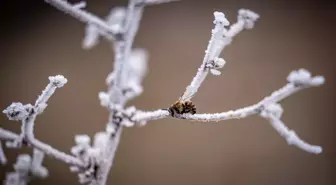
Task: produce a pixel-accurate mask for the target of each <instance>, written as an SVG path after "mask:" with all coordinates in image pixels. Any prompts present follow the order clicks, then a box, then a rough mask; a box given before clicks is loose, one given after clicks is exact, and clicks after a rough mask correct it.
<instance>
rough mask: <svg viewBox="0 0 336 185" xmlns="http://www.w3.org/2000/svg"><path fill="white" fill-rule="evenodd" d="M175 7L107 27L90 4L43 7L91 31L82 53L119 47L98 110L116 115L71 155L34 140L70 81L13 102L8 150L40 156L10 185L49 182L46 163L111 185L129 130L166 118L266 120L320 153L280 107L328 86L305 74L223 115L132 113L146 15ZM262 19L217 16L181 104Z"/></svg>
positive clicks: (137, 1)
mask: <svg viewBox="0 0 336 185" xmlns="http://www.w3.org/2000/svg"><path fill="white" fill-rule="evenodd" d="M171 1H175V0H129V4H128V6H127V7H116V8H113V9H111V11H110V13H109V14H108V15H107V16H106V18H105V19H101V18H99V17H97V16H95V15H93V14H92V13H90V12H87V11H86V10H85V7H86V5H87V3H86V2H85V1H81V2H78V3H76V4H71V3H69V2H67V1H65V0H45V2H46V3H49V4H50V5H52V6H54V7H56V8H57V9H59V10H61V11H63V12H65V13H67V14H69V15H71V16H73V17H74V18H76V19H78V20H80V21H82V22H84V23H86V28H85V34H86V35H85V37H84V40H83V43H82V46H83V48H84V49H90V48H92V47H94V46H96V45H97V44H98V43H99V41H100V39H101V38H105V39H106V40H107V41H110V42H112V43H113V46H114V48H113V49H114V52H115V58H114V70H113V71H111V72H110V73H109V74H108V75H107V78H106V84H107V90H106V91H101V92H99V93H98V97H99V99H100V104H101V105H102V106H103V107H105V108H107V109H108V111H109V112H110V115H109V117H108V122H107V124H106V128H105V129H103V131H100V132H97V133H96V134H95V136H94V138H93V142H91V138H90V137H89V136H88V135H86V134H77V135H75V137H74V140H75V145H74V146H73V147H72V148H71V154H68V153H65V152H62V151H59V150H57V149H55V148H54V147H52V146H50V145H48V144H46V143H44V142H42V141H40V140H38V139H36V138H35V136H34V126H35V119H36V117H37V116H38V115H39V114H41V113H42V112H44V111H45V110H46V107H47V102H48V100H49V99H50V98H51V96H52V95H53V94H54V93H55V91H56V89H57V88H61V87H63V86H64V85H65V84H66V83H67V79H66V78H65V77H64V76H62V75H56V76H51V77H49V84H48V85H47V87H46V88H45V89H44V90H43V91H42V93H41V95H40V96H39V97H38V98H37V100H36V102H35V103H34V104H23V103H21V102H14V103H12V104H11V105H9V106H8V107H7V108H6V109H5V110H3V113H4V114H6V115H7V117H8V119H9V120H15V121H20V122H21V133H20V134H16V133H14V132H11V131H9V130H6V129H3V128H0V139H1V140H4V141H5V142H6V146H7V147H12V148H20V147H22V146H29V147H33V148H34V152H33V155H32V157H31V156H30V155H29V154H22V155H19V156H18V158H17V162H16V163H15V164H14V170H15V171H14V172H10V173H8V174H7V178H6V180H5V182H4V183H5V184H6V185H23V184H27V183H28V182H29V181H30V180H31V179H32V178H34V177H39V178H45V177H47V176H48V170H47V169H46V168H45V167H44V166H42V163H43V159H44V156H45V155H47V156H51V157H53V158H55V159H57V160H59V161H62V162H64V163H66V164H68V165H69V166H70V170H71V172H74V173H76V174H77V175H78V179H79V182H80V183H81V184H91V185H105V184H106V182H107V177H108V174H109V171H110V169H111V167H112V166H113V160H114V156H115V152H116V151H117V148H118V145H119V141H120V137H121V133H122V129H123V127H133V126H136V125H137V126H145V125H146V124H147V123H148V122H149V121H152V120H159V119H163V118H168V117H173V118H176V119H183V120H190V121H198V122H210V121H215V122H218V121H222V120H228V119H240V118H245V117H247V116H251V115H260V116H261V117H262V118H265V119H266V120H268V121H269V123H270V125H271V126H272V127H273V128H274V129H275V130H276V131H277V132H278V133H279V135H280V136H282V137H284V138H285V140H286V141H287V143H288V144H289V145H294V146H296V147H298V148H300V149H302V150H304V151H306V152H309V153H314V154H318V153H321V152H322V148H321V147H320V146H316V145H311V144H308V143H307V142H305V141H304V140H302V139H301V138H299V137H298V135H297V134H296V133H295V132H294V131H292V130H290V129H289V128H288V127H287V126H286V125H285V124H284V123H283V122H282V121H281V116H282V113H283V111H284V110H283V108H282V107H281V105H280V104H279V102H280V101H281V100H283V99H284V98H287V97H288V96H291V95H292V94H294V93H296V92H299V91H300V90H303V89H306V88H309V87H316V86H319V85H322V84H323V83H324V81H325V79H324V77H323V76H312V75H311V73H310V72H309V71H308V70H306V69H299V70H294V71H292V72H291V73H290V74H289V75H288V77H287V81H288V83H287V84H286V85H284V86H283V87H282V88H280V89H279V90H276V91H274V92H273V93H272V94H271V95H269V96H267V97H265V98H263V99H262V100H261V101H259V102H257V103H255V104H253V105H250V106H247V107H243V108H239V109H236V110H230V111H226V112H219V113H201V114H190V113H187V114H182V113H178V112H175V114H172V113H171V112H170V111H169V110H168V109H167V108H161V109H158V110H154V111H146V110H138V109H136V108H135V107H134V106H129V107H125V105H126V103H127V102H128V101H129V100H131V99H133V98H135V97H137V96H139V95H140V94H141V93H142V91H143V87H142V81H143V79H144V77H145V75H146V73H147V66H148V65H147V61H148V56H149V55H148V52H147V51H146V50H145V49H141V48H133V41H134V38H135V36H136V33H137V31H138V28H139V24H140V20H141V18H142V13H143V11H144V8H145V7H146V6H149V5H154V4H161V3H166V2H171ZM258 19H259V15H258V14H257V13H254V12H252V11H251V10H247V9H241V10H239V11H238V15H237V22H235V23H233V24H231V25H230V22H229V21H228V20H227V19H226V17H225V15H224V13H222V12H219V11H216V12H214V21H213V23H214V28H213V29H212V31H211V37H210V40H209V43H208V46H207V48H206V50H205V55H204V58H203V61H202V62H201V65H200V67H199V68H198V70H197V73H196V75H195V77H194V78H192V81H191V83H190V84H189V85H188V86H187V87H186V90H185V92H184V93H183V95H182V96H181V97H180V98H179V101H191V99H192V98H193V97H194V96H195V95H196V93H197V91H198V89H199V88H200V87H201V85H202V83H203V82H204V80H205V78H206V77H207V75H208V74H209V72H210V73H211V74H213V75H216V76H217V75H220V74H221V71H220V70H221V69H222V68H223V67H224V65H225V63H226V61H225V60H224V58H222V57H221V56H220V55H221V53H222V51H223V49H225V47H226V46H228V45H229V44H230V43H231V42H232V40H233V38H234V37H235V36H237V35H238V34H239V33H240V32H241V31H243V30H245V29H252V28H253V27H254V26H255V23H256V21H257V20H258ZM181 112H183V111H181ZM2 148H3V145H2V143H1V142H0V162H1V163H3V164H4V163H6V162H7V160H6V156H5V154H4V151H3V150H2Z"/></svg>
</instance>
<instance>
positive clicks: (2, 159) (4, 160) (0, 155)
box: [0, 140, 7, 165]
mask: <svg viewBox="0 0 336 185" xmlns="http://www.w3.org/2000/svg"><path fill="white" fill-rule="evenodd" d="M0 163H1V164H3V165H4V164H6V163H7V158H6V155H5V152H4V151H3V149H2V144H1V140H0Z"/></svg>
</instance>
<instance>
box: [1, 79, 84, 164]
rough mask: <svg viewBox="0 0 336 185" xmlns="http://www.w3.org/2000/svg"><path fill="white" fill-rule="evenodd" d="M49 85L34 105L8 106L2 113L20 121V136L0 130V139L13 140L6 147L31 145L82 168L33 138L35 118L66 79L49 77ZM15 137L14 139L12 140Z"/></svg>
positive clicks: (77, 161)
mask: <svg viewBox="0 0 336 185" xmlns="http://www.w3.org/2000/svg"><path fill="white" fill-rule="evenodd" d="M49 81H50V82H49V84H48V85H47V87H46V88H45V89H44V90H43V91H42V94H41V95H40V96H39V97H38V99H37V100H36V102H35V105H34V106H33V105H31V104H26V105H23V104H22V103H19V102H16V103H12V104H11V105H10V106H8V107H7V108H6V109H5V110H4V111H3V113H4V114H6V115H7V117H8V118H9V120H15V121H21V122H22V125H21V134H20V135H19V136H18V137H16V135H15V134H14V133H11V132H10V131H5V130H3V129H1V130H0V134H1V135H2V136H1V138H3V139H6V140H13V139H14V140H13V141H12V142H9V144H8V146H11V147H21V146H22V145H31V146H32V147H34V148H36V149H38V150H40V151H42V152H44V153H45V154H47V155H50V156H52V157H54V158H56V159H58V160H61V161H63V162H65V163H68V164H73V165H77V166H83V163H82V162H81V161H80V160H79V159H77V158H75V157H73V156H71V155H68V154H66V153H63V152H61V151H59V150H57V149H54V148H53V147H51V146H50V145H47V144H45V143H43V142H41V141H39V140H37V139H36V138H35V136H34V125H35V119H36V116H37V115H39V114H41V113H42V112H43V111H44V109H45V108H46V107H47V101H48V99H49V98H50V97H51V96H52V95H53V94H54V92H55V90H56V89H57V88H60V87H63V85H64V84H65V83H67V79H66V78H64V77H63V76H61V75H57V76H52V77H49ZM14 137H16V138H14Z"/></svg>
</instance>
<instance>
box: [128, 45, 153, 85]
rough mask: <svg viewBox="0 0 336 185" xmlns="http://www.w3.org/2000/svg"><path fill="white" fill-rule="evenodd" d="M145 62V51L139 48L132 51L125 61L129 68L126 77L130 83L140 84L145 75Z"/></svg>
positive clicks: (146, 59) (146, 57)
mask: <svg viewBox="0 0 336 185" xmlns="http://www.w3.org/2000/svg"><path fill="white" fill-rule="evenodd" d="M147 61H148V52H147V51H146V50H144V49H140V48H136V49H133V50H132V52H131V55H130V57H129V60H128V61H127V65H128V68H129V69H128V70H129V71H128V75H129V77H130V78H131V81H134V80H135V81H138V82H141V80H142V79H143V77H144V76H145V75H146V73H147Z"/></svg>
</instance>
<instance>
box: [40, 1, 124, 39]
mask: <svg viewBox="0 0 336 185" xmlns="http://www.w3.org/2000/svg"><path fill="white" fill-rule="evenodd" d="M45 2H46V3H49V4H51V5H52V6H54V7H56V8H57V9H59V10H61V11H63V12H65V13H67V14H69V15H71V16H73V17H75V18H77V19H78V20H80V21H82V22H84V23H87V24H90V25H95V26H97V27H98V28H99V29H98V30H99V32H100V33H101V34H102V35H104V36H106V37H107V38H108V39H115V38H116V35H117V34H118V32H117V31H118V30H114V29H113V27H110V26H109V25H108V24H107V23H106V22H105V21H103V20H101V19H100V18H98V17H97V16H95V15H93V14H91V13H89V12H87V11H85V10H83V9H82V8H84V7H85V6H86V4H83V3H80V4H74V5H72V4H70V3H68V2H67V1H66V0H45Z"/></svg>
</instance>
